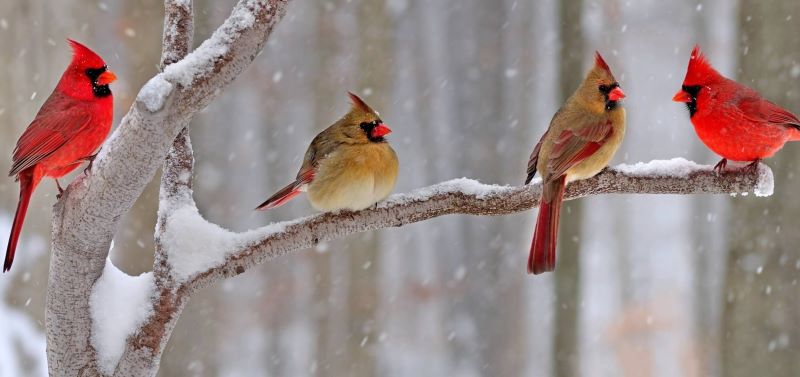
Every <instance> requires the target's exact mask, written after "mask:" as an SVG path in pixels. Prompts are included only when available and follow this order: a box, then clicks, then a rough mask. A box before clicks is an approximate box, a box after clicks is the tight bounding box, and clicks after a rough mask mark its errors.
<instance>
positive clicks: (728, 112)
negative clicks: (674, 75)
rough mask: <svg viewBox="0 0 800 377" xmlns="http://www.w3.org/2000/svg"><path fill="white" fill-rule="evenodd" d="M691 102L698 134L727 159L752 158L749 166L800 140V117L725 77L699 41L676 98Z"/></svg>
mask: <svg viewBox="0 0 800 377" xmlns="http://www.w3.org/2000/svg"><path fill="white" fill-rule="evenodd" d="M672 100H673V101H676V102H684V103H686V107H687V108H688V109H689V117H690V118H691V120H692V124H693V125H694V129H695V131H696V132H697V136H699V137H700V140H702V141H703V143H705V145H706V146H708V148H710V149H711V150H712V151H714V153H716V154H718V155H720V156H722V160H720V162H719V163H717V165H716V166H714V169H715V170H717V172H722V171H723V170H724V169H725V166H726V165H727V163H728V159H731V160H735V161H752V163H750V164H749V165H748V168H749V169H755V168H756V167H757V166H758V162H759V161H760V160H761V159H763V158H767V157H771V156H772V155H773V154H775V152H777V151H778V150H779V149H781V148H782V147H783V144H784V143H786V142H787V141H798V140H800V120H798V119H797V117H796V116H795V115H794V114H792V113H790V112H789V111H787V110H785V109H783V108H781V107H780V106H778V105H776V104H774V103H772V102H769V101H767V100H765V99H764V98H761V96H760V95H759V94H758V92H756V91H755V90H753V89H750V88H748V87H746V86H744V85H742V84H739V83H738V82H736V81H733V80H730V79H728V78H725V77H723V76H722V75H721V74H720V73H719V72H717V71H716V70H715V69H714V68H713V67H711V63H709V62H708V60H707V59H706V57H705V56H703V53H702V52H700V46H694V49H693V50H692V55H691V57H690V58H689V68H688V70H687V71H686V77H685V78H684V79H683V86H682V87H681V90H679V91H678V93H676V94H675V96H674V97H673V98H672Z"/></svg>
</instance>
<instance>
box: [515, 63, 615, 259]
mask: <svg viewBox="0 0 800 377" xmlns="http://www.w3.org/2000/svg"><path fill="white" fill-rule="evenodd" d="M623 98H625V93H624V92H623V91H622V89H620V87H619V83H618V82H617V80H616V79H614V75H613V74H611V69H609V68H608V65H607V64H606V62H605V61H604V60H603V57H602V56H600V54H599V53H596V54H595V64H594V67H593V68H592V70H591V71H589V74H588V75H587V76H586V79H584V80H583V83H582V84H581V86H580V87H578V90H576V91H575V93H574V94H572V96H570V97H569V99H567V102H566V103H565V104H564V105H563V106H562V107H561V108H560V109H559V110H558V112H556V115H555V116H553V120H551V121H550V127H549V128H548V129H547V132H545V134H544V135H543V136H542V139H541V140H539V143H538V144H536V148H534V149H533V153H531V158H530V160H529V161H528V178H527V180H525V183H526V184H527V183H530V181H531V179H533V176H534V175H535V174H536V172H537V171H538V172H539V174H540V175H541V176H542V184H543V185H544V188H543V190H542V198H541V201H540V204H539V216H538V218H537V219H536V230H535V231H534V234H533V244H532V245H531V254H530V257H529V258H528V273H534V274H541V273H542V272H546V271H552V270H553V269H555V267H556V238H557V235H558V217H559V213H560V212H561V201H562V199H563V197H564V187H565V186H566V184H567V182H570V181H574V180H578V179H586V178H589V177H592V176H594V175H595V174H597V173H599V172H600V170H602V169H603V168H604V167H605V166H606V165H607V164H608V161H609V160H611V157H613V156H614V153H615V152H616V151H617V148H619V145H620V144H621V143H622V138H623V137H624V136H625V109H623V108H622V106H620V104H619V100H621V99H623Z"/></svg>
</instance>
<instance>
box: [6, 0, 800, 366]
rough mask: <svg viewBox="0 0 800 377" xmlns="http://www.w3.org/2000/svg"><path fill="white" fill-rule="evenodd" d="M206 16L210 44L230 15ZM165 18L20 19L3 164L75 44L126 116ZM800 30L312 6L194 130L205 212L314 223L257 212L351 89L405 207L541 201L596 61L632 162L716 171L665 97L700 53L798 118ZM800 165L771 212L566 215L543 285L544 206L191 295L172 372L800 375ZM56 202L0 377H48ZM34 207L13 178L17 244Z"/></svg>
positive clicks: (511, 3) (721, 14) (302, 205)
mask: <svg viewBox="0 0 800 377" xmlns="http://www.w3.org/2000/svg"><path fill="white" fill-rule="evenodd" d="M194 3H195V17H196V22H197V36H196V37H195V40H196V41H202V40H203V39H204V38H205V37H206V36H207V35H208V34H209V33H210V32H211V31H213V30H214V28H216V27H217V25H219V23H220V22H221V21H222V20H223V19H224V18H225V17H226V16H227V15H228V13H229V11H230V9H231V6H232V4H233V0H228V1H211V0H195V1H194ZM162 16H163V5H162V3H161V2H160V1H159V0H128V1H124V2H123V1H120V2H113V1H97V0H69V1H58V2H53V1H46V0H29V1H4V2H2V3H0V50H2V51H4V53H3V54H1V55H0V62H1V63H2V67H3V69H2V70H0V125H2V127H0V135H2V136H0V160H1V161H7V164H9V165H10V159H11V152H12V150H13V147H14V144H15V141H16V140H17V138H18V137H19V135H20V134H21V133H22V131H23V129H24V128H25V127H26V126H27V125H28V123H29V122H30V120H31V119H33V116H34V115H35V113H36V111H37V109H38V108H39V106H41V104H42V102H43V101H44V100H45V98H46V97H47V95H48V94H49V93H50V91H51V90H52V88H53V87H54V85H55V82H56V81H57V80H58V78H59V76H60V74H61V72H62V71H63V69H64V67H65V66H66V65H67V63H68V61H69V58H70V52H69V49H68V47H67V45H66V43H65V38H67V37H71V38H75V39H77V40H79V41H82V42H84V43H86V44H87V45H89V46H91V47H92V48H93V49H95V50H96V51H98V52H99V53H100V54H101V55H102V56H103V57H104V58H105V59H106V61H107V62H108V64H109V66H110V67H111V68H112V69H113V70H114V71H115V72H116V73H117V75H118V76H119V77H120V79H119V81H118V82H116V83H115V84H113V86H112V89H113V91H114V94H115V99H116V106H115V113H116V115H117V122H118V120H119V117H120V116H121V115H122V114H124V113H125V112H126V111H127V109H128V108H129V106H130V105H131V102H132V101H133V99H134V97H135V95H136V93H137V91H138V90H139V88H140V87H141V85H142V84H144V83H145V82H146V80H147V79H149V78H150V77H151V76H153V75H154V74H155V73H156V65H157V62H158V57H159V54H160V51H161V46H160V40H161V29H162V22H163V20H162ZM798 35H800V2H798V1H796V0H773V1H769V2H766V1H757V0H741V1H728V0H709V1H702V2H701V1H696V0H682V1H677V0H676V1H657V0H643V1H634V2H629V1H622V0H602V1H601V0H597V1H590V0H585V1H581V0H569V1H567V0H564V1H557V0H499V1H489V0H436V1H414V0H325V1H312V0H294V1H293V2H292V4H291V5H290V6H289V10H288V14H287V16H286V18H285V20H284V21H282V23H281V24H280V25H279V27H278V30H277V32H276V34H275V35H273V36H272V38H271V40H270V41H269V44H268V46H267V47H266V49H265V50H264V53H263V54H262V55H261V56H259V57H258V58H257V59H256V61H255V63H254V64H253V66H252V67H251V68H249V69H248V71H246V72H245V73H244V74H243V77H241V78H240V79H239V80H238V81H236V82H235V83H234V84H233V85H231V86H230V87H229V88H228V89H226V90H225V93H224V94H223V95H222V96H221V98H220V99H219V100H217V101H216V102H214V103H213V104H212V105H211V106H210V107H209V108H208V109H207V110H205V111H204V112H202V113H201V114H199V115H198V116H197V117H196V118H195V119H194V121H193V124H192V128H191V134H192V137H193V141H194V145H195V154H196V157H197V169H196V177H195V182H196V183H195V190H196V197H197V202H198V205H199V206H200V209H201V211H202V212H203V213H204V215H206V216H207V217H208V218H209V219H211V220H212V221H214V222H216V223H219V224H222V225H224V226H227V227H229V228H231V229H235V230H245V229H249V228H254V227H257V226H260V225H265V224H267V223H269V222H272V221H280V220H288V219H292V218H296V217H299V216H303V215H307V214H310V213H312V212H313V210H312V209H311V207H310V206H309V205H308V204H307V202H306V201H305V199H300V200H296V201H294V202H292V203H290V204H288V205H286V206H284V207H281V208H280V209H277V210H273V211H269V212H263V213H255V212H253V211H252V208H253V207H254V206H255V205H257V204H258V203H260V202H261V201H262V200H263V199H264V198H265V197H266V196H267V195H269V194H271V193H272V192H273V191H275V190H276V189H278V188H279V187H282V186H283V185H284V184H285V183H287V182H288V181H289V180H290V179H291V178H292V177H293V176H294V174H295V173H296V169H297V168H298V166H299V164H300V161H301V158H302V155H303V153H304V151H305V148H306V146H307V145H308V143H309V141H310V140H311V138H312V137H313V136H314V135H315V134H316V133H317V132H319V131H320V130H322V129H323V128H324V127H327V126H328V125H329V124H331V123H332V122H333V121H334V120H336V119H337V118H338V117H339V116H341V115H342V114H343V113H344V112H345V111H346V109H347V106H348V105H347V99H346V95H345V93H346V91H347V90H353V91H355V92H357V93H360V94H362V95H363V96H364V97H365V99H366V100H367V102H368V103H370V104H371V105H372V106H373V107H374V108H376V109H378V110H379V111H380V112H381V114H382V116H383V119H384V120H385V121H386V122H387V124H389V125H390V126H391V127H392V129H393V130H394V133H393V134H392V135H391V137H390V141H391V143H392V145H393V146H394V148H395V149H396V150H397V152H398V154H399V156H400V159H401V175H400V179H399V183H398V187H397V191H408V190H411V189H414V188H417V187H421V186H425V185H429V184H432V183H436V182H439V181H442V180H446V179H450V178H454V177H462V176H466V177H472V178H476V179H479V180H481V181H482V182H487V183H499V184H513V185H518V184H521V183H522V181H523V179H524V176H525V174H524V173H525V166H526V162H527V159H528V155H529V154H530V151H531V150H532V148H533V146H534V144H535V142H536V141H537V140H538V138H539V137H540V135H541V134H542V132H543V131H544V130H545V128H546V127H547V125H548V122H549V120H550V118H551V116H552V114H553V113H554V112H555V111H556V109H557V108H558V106H559V105H560V104H561V103H562V101H563V100H564V99H565V97H567V96H568V95H569V94H571V93H572V91H573V90H574V88H575V87H576V86H577V84H578V83H579V82H580V80H581V79H582V77H583V75H584V73H585V71H586V70H587V69H588V67H589V66H590V64H591V62H592V58H591V56H592V55H591V54H592V53H593V51H594V50H598V51H600V52H601V53H602V54H604V56H605V57H606V60H607V61H608V62H609V64H610V65H611V67H612V69H613V71H614V73H615V74H616V76H617V78H618V79H619V80H620V82H621V84H622V87H623V88H624V89H625V92H626V93H627V94H628V99H626V103H625V106H626V108H627V109H628V133H627V135H626V140H625V143H624V144H623V146H622V149H621V151H620V152H619V153H618V155H617V157H616V158H615V160H614V161H615V162H614V163H619V162H638V161H648V160H651V159H657V158H662V159H664V158H672V157H677V156H682V157H687V158H690V159H694V160H697V161H699V162H701V163H705V164H714V163H716V162H717V160H718V158H717V157H716V156H713V155H712V154H711V153H710V152H709V151H707V150H706V148H705V147H704V146H703V145H702V144H701V143H700V141H699V140H698V139H697V138H696V136H695V133H694V130H693V129H692V126H691V124H690V122H689V118H688V113H687V111H686V109H685V108H684V106H682V105H680V104H676V103H673V102H671V101H670V98H671V96H672V94H673V93H674V92H675V91H677V90H678V89H679V87H680V84H681V82H682V80H683V76H684V73H685V70H686V65H687V61H688V58H689V52H690V50H691V48H692V46H693V45H694V43H700V44H701V45H702V46H703V48H704V51H705V52H706V53H707V54H708V55H709V57H710V59H711V61H712V62H713V63H714V64H715V66H716V67H717V68H718V69H719V70H720V71H721V72H722V73H723V74H725V75H727V76H729V77H733V78H737V79H739V80H741V81H742V82H745V83H746V84H748V85H750V86H752V87H754V88H756V89H758V90H760V91H761V92H762V93H763V94H764V95H765V96H766V97H767V98H769V99H771V100H772V101H774V102H777V103H778V104H781V105H783V106H785V107H787V108H788V109H790V110H792V111H793V112H795V113H800V103H798V98H799V97H800V79H798V76H800V39H799V38H797V36H798ZM117 122H115V124H117ZM799 159H800V145H788V146H787V147H786V148H785V149H784V150H783V151H781V152H780V153H779V154H778V156H777V157H775V158H773V159H770V160H768V161H767V164H768V165H770V166H771V167H772V168H773V170H774V172H775V178H776V181H777V183H776V187H775V195H774V196H773V197H771V198H755V197H752V196H748V197H735V198H732V197H721V196H716V197H714V196H692V197H689V196H642V195H620V196H603V197H593V198H587V199H583V200H579V201H571V202H568V203H566V209H565V211H564V212H563V213H564V215H563V216H562V217H563V219H562V231H561V241H560V254H559V265H558V270H557V272H556V273H554V274H549V275H545V276H537V277H533V276H528V275H527V274H525V261H526V258H527V252H528V248H529V243H530V239H531V235H532V231H533V222H534V218H535V211H531V212H527V213H522V214H519V215H516V216H507V217H499V218H489V217H485V218H477V217H466V216H451V217H444V218H438V219H435V220H433V221H427V222H424V223H418V224H414V225H411V226H407V227H403V228H399V229H389V230H383V231H380V232H373V233H368V234H362V235H360V236H357V237H350V238H348V239H346V240H343V241H338V242H332V243H329V244H323V245H319V247H317V248H316V249H315V250H308V251H305V252H302V253H299V254H295V255H292V256H288V257H283V258H280V259H277V260H275V261H273V262H272V263H269V264H267V265H264V266H262V267H260V268H258V269H255V270H253V271H251V272H248V273H247V274H245V275H243V276H240V277H237V278H235V279H232V280H229V281H227V282H225V283H224V284H221V285H218V286H215V287H211V288H207V289H205V290H204V291H203V292H201V293H200V294H199V295H197V296H196V297H195V298H194V299H193V300H192V301H191V302H190V303H189V305H188V307H187V310H186V311H185V312H184V315H183V318H181V320H180V321H179V323H178V327H177V329H176V330H175V333H174V336H173V337H172V339H171V340H170V343H169V345H168V346H167V350H166V352H165V354H164V357H163V361H162V366H161V371H160V373H159V376H164V377H167V376H307V375H319V376H373V375H380V376H523V375H524V376H578V375H583V376H723V375H724V376H756V375H758V376H796V375H797V374H798V373H800V372H798V371H800V357H798V355H800V324H798V318H800V300H798V297H800V288H799V287H798V284H797V280H798V277H800V252H799V251H798V245H800V232H798V230H797V227H799V226H800V224H798V223H797V219H798V218H800V199H798V197H797V195H796V193H797V192H798V188H799V187H800V181H799V180H800V174H798V173H800V170H799V169H800V164H797V163H793V162H792V161H798V160H799ZM0 166H4V167H3V169H5V168H6V167H7V165H2V164H0ZM3 171H5V170H3ZM154 182H157V180H155V181H154ZM55 194H56V188H55V184H53V183H52V181H47V182H44V183H43V184H42V185H41V187H40V189H39V190H38V191H37V194H36V195H35V197H34V199H33V202H32V205H31V209H30V211H29V214H28V221H27V223H26V227H25V230H24V231H23V238H22V243H21V250H20V252H19V253H18V256H17V261H16V263H15V266H14V269H13V270H12V271H11V273H7V274H5V275H3V276H1V277H0V318H2V320H0V322H1V324H0V376H2V377H11V376H19V375H23V376H27V375H30V376H42V375H44V374H45V373H46V369H45V367H44V363H45V357H44V336H43V334H42V328H43V323H44V318H43V313H44V309H43V304H44V298H45V292H44V289H45V287H46V279H47V270H48V247H49V229H50V216H51V206H52V205H53V203H54V202H55ZM17 195H18V186H17V184H16V183H14V182H13V179H12V178H7V179H4V180H0V236H2V237H5V236H6V235H7V234H8V229H9V223H10V220H11V217H12V216H13V210H14V208H15V206H16V202H17ZM157 197H158V193H157V186H156V185H155V184H153V185H151V187H150V188H149V189H147V190H146V192H145V193H144V195H143V196H142V197H141V198H140V200H139V201H138V202H137V204H136V206H135V208H134V209H133V210H132V211H131V212H130V214H129V215H128V216H127V218H126V219H125V222H124V226H123V227H122V228H121V229H120V230H119V232H118V235H117V237H116V239H115V244H114V245H115V246H114V249H113V251H112V259H113V261H114V263H115V264H116V265H117V266H119V267H120V268H121V269H122V270H124V271H126V272H128V273H131V274H138V273H141V272H144V271H148V270H149V269H150V268H151V266H152V257H153V251H152V250H153V243H152V234H153V228H154V221H155V211H156V202H157ZM3 240H5V239H4V238H3Z"/></svg>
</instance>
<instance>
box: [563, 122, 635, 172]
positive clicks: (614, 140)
mask: <svg viewBox="0 0 800 377" xmlns="http://www.w3.org/2000/svg"><path fill="white" fill-rule="evenodd" d="M610 116H611V119H610V120H611V127H612V134H611V136H610V137H609V139H608V141H606V143H605V144H603V146H601V147H600V149H598V150H597V152H595V153H594V154H592V155H591V156H589V157H587V158H586V159H585V160H583V161H581V162H580V163H578V164H576V165H575V166H573V167H572V168H570V169H569V170H567V181H576V180H579V179H587V178H591V177H594V176H595V175H596V174H597V173H599V172H600V171H601V170H603V168H605V167H606V166H608V163H609V162H611V159H612V158H614V154H615V153H617V149H619V147H620V145H622V140H623V139H624V138H625V109H623V108H619V109H617V111H614V112H613V113H611V114H610Z"/></svg>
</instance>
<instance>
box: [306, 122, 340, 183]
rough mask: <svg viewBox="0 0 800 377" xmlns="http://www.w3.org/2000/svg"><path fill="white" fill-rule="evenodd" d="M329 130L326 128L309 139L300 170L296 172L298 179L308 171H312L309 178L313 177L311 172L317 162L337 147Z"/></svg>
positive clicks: (314, 169) (337, 143) (337, 144)
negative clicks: (309, 142)
mask: <svg viewBox="0 0 800 377" xmlns="http://www.w3.org/2000/svg"><path fill="white" fill-rule="evenodd" d="M330 132H331V131H330V128H327V129H325V130H324V131H322V132H320V133H319V134H317V136H316V137H314V140H312V141H311V144H310V145H309V146H308V149H307V150H306V154H305V156H304V157H303V165H302V166H300V171H298V172H297V179H298V180H300V179H301V178H302V177H304V176H305V177H308V174H309V172H312V173H311V178H313V172H314V171H316V169H317V166H318V165H319V162H320V161H322V160H323V159H325V157H327V156H328V155H330V154H331V153H333V151H335V150H336V148H337V147H339V145H340V143H339V142H336V141H335V138H334V137H332V135H331V134H330ZM308 182H311V180H310V179H309V181H308Z"/></svg>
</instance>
